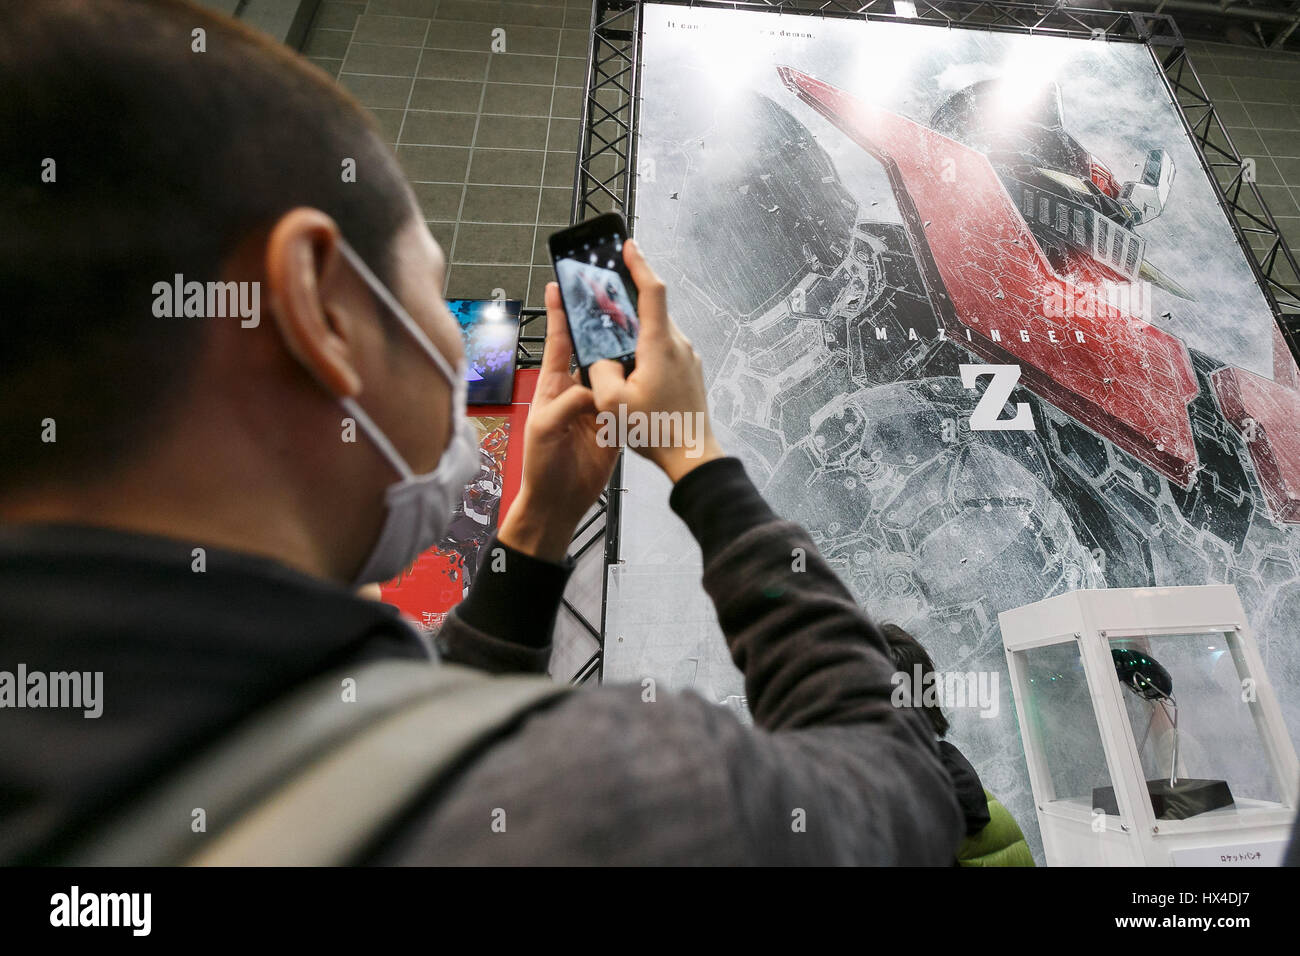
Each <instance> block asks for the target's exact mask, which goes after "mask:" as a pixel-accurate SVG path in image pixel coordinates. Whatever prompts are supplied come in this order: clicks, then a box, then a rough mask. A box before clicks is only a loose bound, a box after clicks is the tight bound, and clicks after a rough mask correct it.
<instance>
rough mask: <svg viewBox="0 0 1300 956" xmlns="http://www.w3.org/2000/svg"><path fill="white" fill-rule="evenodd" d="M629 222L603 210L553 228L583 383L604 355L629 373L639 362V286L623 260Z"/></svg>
mask: <svg viewBox="0 0 1300 956" xmlns="http://www.w3.org/2000/svg"><path fill="white" fill-rule="evenodd" d="M626 238H627V224H626V223H625V222H624V221H623V217H622V216H620V215H619V214H618V213H616V212H609V213H605V214H604V215H602V216H597V217H596V218H595V219H588V220H587V221H586V222H580V223H578V224H577V225H576V226H570V227H569V228H568V229H562V230H561V231H559V232H556V233H552V234H551V237H550V248H551V262H552V263H553V264H554V266H555V278H556V279H557V280H558V281H559V284H560V297H561V298H562V299H563V300H564V313H565V315H566V317H567V318H568V320H569V337H570V338H571V339H572V340H573V352H574V355H575V356H577V359H578V368H579V369H580V370H581V374H582V383H583V384H584V385H587V386H590V385H591V381H590V379H589V378H588V377H587V370H588V369H589V368H590V367H591V366H592V365H593V364H594V363H596V362H599V361H600V360H601V359H613V360H614V361H616V362H619V363H621V364H622V366H623V373H624V374H625V375H626V374H629V373H631V371H632V369H633V368H635V367H636V340H637V334H638V333H639V332H640V329H641V323H640V321H639V320H638V319H637V314H636V298H637V296H636V285H635V284H634V283H633V282H632V276H631V274H630V273H629V272H628V270H627V266H625V265H624V264H623V240H624V239H626Z"/></svg>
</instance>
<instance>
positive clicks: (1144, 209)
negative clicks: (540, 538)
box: [605, 6, 1300, 859]
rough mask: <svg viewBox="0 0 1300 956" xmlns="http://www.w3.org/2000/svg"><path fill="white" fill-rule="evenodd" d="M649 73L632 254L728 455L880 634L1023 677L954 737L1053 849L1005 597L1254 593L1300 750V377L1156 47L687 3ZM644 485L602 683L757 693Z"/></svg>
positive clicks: (949, 667)
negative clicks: (698, 369) (642, 256)
mask: <svg viewBox="0 0 1300 956" xmlns="http://www.w3.org/2000/svg"><path fill="white" fill-rule="evenodd" d="M643 51H644V52H643V74H642V94H643V99H642V104H641V111H640V117H639V139H638V142H637V155H638V170H639V178H638V191H637V201H636V209H635V220H634V222H635V225H634V229H633V231H634V234H635V235H636V237H637V239H638V241H639V242H640V243H641V244H642V245H643V247H644V248H645V250H646V252H647V254H648V255H649V257H650V260H651V262H652V263H653V264H654V266H655V268H656V269H657V270H658V271H659V273H660V274H661V275H662V276H664V278H665V280H666V281H667V283H668V287H669V305H670V310H671V312H672V314H673V316H674V318H675V319H676V321H677V322H678V323H679V324H680V325H681V327H682V328H683V330H684V331H685V333H686V334H687V335H688V336H689V337H690V338H691V340H692V341H693V342H694V344H695V346H696V348H697V349H698V350H699V352H700V353H701V355H702V356H703V358H704V362H705V367H706V374H707V376H708V384H709V397H710V406H711V410H712V414H713V416H714V420H715V427H716V429H717V431H718V433H719V437H720V439H721V440H722V442H723V445H724V447H725V448H726V449H728V450H729V451H730V452H732V453H734V454H737V455H739V456H740V457H741V458H743V459H744V461H745V463H746V466H747V468H748V470H749V472H750V474H751V475H752V476H753V477H754V479H755V480H756V482H757V484H758V486H759V488H760V489H762V491H763V492H764V494H765V495H766V496H767V498H768V500H769V501H770V502H771V503H772V505H773V507H774V508H775V509H776V510H777V511H778V512H779V513H781V514H783V515H784V516H786V517H788V518H791V519H794V520H797V521H799V522H801V523H803V524H804V525H805V526H806V527H807V528H808V529H809V530H810V532H811V533H812V535H813V536H814V538H815V539H816V541H817V543H818V545H819V547H820V548H821V550H822V551H823V552H824V553H825V555H826V556H827V558H828V559H829V560H830V561H831V562H832V564H833V565H834V566H835V567H836V569H837V570H838V572H839V574H840V575H841V577H842V578H843V580H844V581H845V583H846V584H847V585H848V586H849V587H850V588H851V589H852V591H853V592H854V593H855V595H856V596H857V597H858V599H859V601H860V602H861V603H862V605H863V606H864V607H865V608H866V609H868V611H869V612H870V613H871V614H872V615H873V616H874V617H875V618H876V619H877V620H880V621H893V622H896V623H898V624H900V625H901V626H903V627H904V628H906V629H907V630H909V631H911V632H912V633H913V634H915V635H916V636H917V637H918V638H919V639H920V640H921V641H922V642H923V643H924V644H926V646H927V647H928V648H929V649H930V651H931V653H932V655H933V657H934V658H935V660H936V664H937V666H938V667H939V669H940V670H941V671H948V672H951V671H956V672H981V673H990V674H994V675H997V674H1000V676H1001V681H1000V685H999V686H998V688H997V691H996V694H995V699H994V701H993V704H994V706H993V707H990V708H984V709H983V710H980V709H976V708H970V707H968V708H963V709H960V710H956V711H952V712H949V717H950V718H951V719H952V721H953V729H952V732H951V734H950V739H952V740H953V741H954V742H955V743H957V745H958V746H959V747H961V749H963V750H964V751H965V752H966V753H967V754H968V756H969V757H970V758H971V760H972V761H973V762H974V763H975V765H976V766H977V767H978V768H979V770H980V773H981V775H982V777H983V778H984V781H985V784H986V786H988V787H989V788H990V789H991V790H993V791H994V792H995V793H996V794H997V795H998V796H999V798H1000V799H1002V801H1003V802H1004V803H1006V804H1007V806H1008V807H1009V808H1010V809H1011V811H1012V812H1013V814H1014V815H1015V816H1016V818H1017V819H1018V821H1019V822H1020V824H1021V826H1022V827H1023V828H1024V829H1025V831H1026V834H1027V836H1028V837H1029V839H1030V841H1031V843H1032V844H1033V845H1034V846H1035V848H1036V849H1037V847H1038V837H1037V832H1036V821H1035V814H1034V809H1033V805H1032V800H1031V793H1030V787H1029V781H1028V778H1027V772H1026V768H1025V761H1024V756H1023V752H1022V749H1021V743H1020V738H1019V735H1018V732H1017V729H1016V718H1015V713H1014V707H1013V705H1012V702H1011V699H1010V689H1009V686H1008V680H1007V675H1006V670H1005V659H1004V654H1003V650H1002V644H1001V635H1000V633H999V629H998V620H997V615H998V613H999V612H1001V611H1003V610H1007V609H1009V608H1013V607H1018V606H1020V605H1024V604H1028V603H1031V602H1033V601H1037V600H1041V599H1043V598H1045V597H1050V596H1052V595H1055V594H1059V593H1062V592H1066V591H1070V590H1074V589H1078V588H1104V587H1139V586H1149V585H1187V584H1209V583H1229V584H1232V585H1234V586H1235V587H1236V588H1237V590H1238V592H1239V593H1240V595H1241V598H1242V601H1243V603H1244V604H1245V606H1246V608H1247V609H1248V612H1249V614H1250V618H1251V621H1250V623H1251V624H1252V625H1253V627H1254V630H1255V633H1256V635H1257V638H1258V640H1259V643H1260V649H1261V652H1262V654H1263V657H1264V660H1265V663H1266V665H1267V667H1268V670H1269V676H1270V677H1271V679H1272V681H1273V683H1274V685H1275V687H1276V688H1277V690H1278V693H1279V697H1280V698H1281V702H1282V705H1283V709H1284V712H1285V715H1286V719H1287V721H1288V724H1289V727H1290V729H1291V732H1292V735H1293V737H1295V736H1296V735H1297V734H1296V732H1297V729H1300V697H1298V693H1297V690H1298V685H1300V658H1298V657H1297V653H1296V646H1297V637H1298V636H1300V428H1298V425H1297V423H1298V422H1300V390H1298V389H1300V377H1298V376H1297V370H1296V366H1295V363H1294V361H1293V360H1292V357H1291V355H1290V353H1289V352H1288V351H1287V349H1286V347H1285V345H1284V344H1283V343H1282V341H1281V339H1280V337H1279V336H1278V334H1277V332H1276V329H1275V325H1274V321H1273V317H1272V315H1271V313H1270V311H1269V308H1268V305H1267V303H1266V301H1265V299H1264V297H1263V295H1262V294H1261V292H1260V289H1259V287H1258V285H1257V283H1256V280H1255V278H1254V275H1253V273H1252V271H1251V268H1250V266H1249V264H1248V262H1247V260H1246V258H1245V256H1244V254H1243V253H1242V251H1241V249H1240V247H1239V246H1238V245H1237V243H1236V240H1235V238H1234V235H1233V232H1232V229H1231V227H1230V225H1229V222H1228V220H1227V219H1226V217H1225V214H1224V212H1223V211H1222V209H1221V208H1220V207H1219V205H1218V203H1217V201H1216V198H1215V195H1214V192H1213V189H1212V187H1211V185H1210V184H1209V182H1208V180H1207V179H1206V174H1205V172H1204V170H1203V168H1202V167H1201V165H1200V161H1199V158H1198V156H1197V154H1196V152H1195V150H1194V148H1193V146H1192V145H1191V143H1190V141H1189V139H1188V137H1187V134H1186V132H1185V130H1184V128H1183V126H1182V124H1181V121H1180V119H1179V117H1178V115H1177V112H1176V110H1175V107H1174V106H1173V105H1172V103H1170V102H1169V98H1168V94H1167V92H1166V90H1165V88H1164V86H1163V84H1162V81H1161V78H1160V75H1159V72H1158V70H1157V67H1156V65H1155V63H1154V62H1153V60H1152V58H1151V55H1150V53H1149V52H1148V51H1147V50H1146V49H1145V48H1144V47H1143V46H1141V45H1136V44H1128V43H1117V42H1106V41H1104V40H1094V41H1088V40H1075V39H1066V38H1050V37H1036V36H1024V35H1015V34H1001V33H983V32H978V31H973V30H958V29H951V30H949V29H942V28H937V27H927V26H921V25H909V24H894V23H866V22H857V21H841V20H832V19H822V18H813V17H800V16H791V15H782V16H776V15H772V14H765V13H761V12H736V11H726V10H700V9H686V8H682V7H666V6H649V7H647V8H646V10H645V33H644V45H643ZM624 484H625V486H626V487H627V488H628V489H629V490H628V493H627V495H626V496H625V504H624V517H623V534H622V551H623V553H622V557H623V558H624V560H625V562H626V564H625V565H624V566H623V567H621V568H618V569H616V571H615V573H614V578H613V587H612V589H611V592H610V594H611V605H610V621H611V623H612V628H611V630H610V633H611V634H614V633H615V631H617V635H618V637H619V640H618V641H615V640H613V639H612V638H611V639H610V640H608V641H607V660H606V668H605V674H606V677H607V678H609V679H619V678H629V679H639V678H641V677H643V676H655V677H658V678H659V679H661V680H663V681H666V682H668V683H669V684H672V685H675V686H679V687H683V686H689V687H694V688H695V689H696V690H697V691H699V692H700V693H702V694H704V695H705V696H707V697H709V698H710V699H713V700H715V701H718V702H719V703H724V702H726V703H729V704H730V705H732V706H735V702H736V701H737V700H739V699H741V695H743V693H744V691H743V686H742V684H741V681H740V677H739V674H738V673H737V672H736V671H735V669H734V668H733V667H731V665H730V663H729V661H727V659H726V656H725V649H724V648H723V647H722V644H721V637H720V635H719V634H718V633H717V629H716V625H707V626H706V625H703V624H702V623H701V622H702V621H703V620H704V619H705V617H706V615H703V614H701V613H697V612H699V610H700V609H701V608H702V607H703V605H702V604H701V601H702V599H703V596H702V594H701V592H700V587H699V584H698V580H697V578H698V570H696V569H693V568H691V567H690V564H691V562H693V561H694V562H698V552H697V551H696V550H695V547H694V544H693V542H692V541H691V540H690V538H689V537H688V535H687V534H686V532H685V529H684V528H683V526H682V525H681V523H680V522H678V521H676V520H674V519H673V518H672V517H671V516H670V515H669V513H668V509H667V505H666V492H667V489H666V484H665V482H664V481H663V479H662V478H661V477H660V476H658V475H657V474H656V473H655V472H654V470H653V469H652V468H651V467H650V466H648V465H645V464H644V463H643V462H642V461H640V460H639V459H637V458H636V456H631V455H629V456H628V468H627V474H626V477H625V482H624ZM687 607H688V608H693V609H695V611H693V612H692V614H691V615H689V617H690V620H689V621H688V622H686V623H685V625H684V626H683V625H682V624H681V623H677V624H676V625H675V624H674V619H675V615H676V614H677V612H678V609H680V608H687ZM665 635H670V636H671V637H670V638H666V637H665ZM1040 859H1041V855H1040Z"/></svg>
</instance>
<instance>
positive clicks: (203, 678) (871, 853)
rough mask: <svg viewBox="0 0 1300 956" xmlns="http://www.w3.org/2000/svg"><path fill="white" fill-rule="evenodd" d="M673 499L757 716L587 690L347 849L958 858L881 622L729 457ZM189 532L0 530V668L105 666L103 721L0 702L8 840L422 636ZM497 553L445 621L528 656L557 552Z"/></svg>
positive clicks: (381, 609)
mask: <svg viewBox="0 0 1300 956" xmlns="http://www.w3.org/2000/svg"><path fill="white" fill-rule="evenodd" d="M672 504H673V507H674V508H675V509H676V510H677V513H678V514H679V515H680V516H681V517H682V518H683V520H685V521H686V523H687V525H688V526H689V527H690V528H691V530H692V531H693V532H694V534H695V536H696V538H697V540H698V541H699V543H700V546H701V549H702V552H703V556H704V583H705V586H706V587H707V589H708V591H709V594H710V595H711V596H712V598H713V601H714V603H715V604H716V606H717V609H718V616H719V619H720V621H721V623H722V628H723V631H724V633H725V634H726V638H727V641H728V644H729V647H730V650H731V655H732V657H733V659H734V660H735V662H736V664H737V666H738V667H739V668H740V669H741V670H742V671H743V672H744V675H745V687H746V693H747V695H748V700H749V705H750V708H751V709H752V711H753V715H754V723H755V727H754V729H750V728H748V727H746V726H744V725H742V724H741V723H740V722H739V721H738V720H737V719H736V718H735V717H734V716H733V715H732V714H731V713H730V712H729V711H727V710H725V709H723V708H721V707H719V706H717V705H715V704H712V703H709V702H707V701H704V700H702V699H701V698H699V697H697V696H694V695H692V694H684V695H677V694H669V693H664V692H662V691H661V692H660V693H659V694H658V695H657V697H658V699H657V701H655V702H653V703H646V702H643V701H642V698H641V686H640V685H639V684H637V685H632V686H623V687H619V686H606V687H600V688H593V689H587V688H579V689H577V690H575V691H574V692H573V693H570V694H567V695H565V696H562V697H561V698H559V699H558V700H556V701H554V702H553V703H551V704H550V705H549V706H547V707H545V708H544V709H541V710H539V711H537V712H534V713H532V714H531V715H529V716H528V717H527V718H526V719H525V720H524V721H523V722H522V723H520V724H518V725H517V726H516V727H515V729H514V730H513V731H512V732H510V733H509V734H508V735H506V736H504V737H503V738H501V739H498V740H497V741H496V742H495V743H494V744H493V745H492V746H490V747H489V748H487V749H486V750H483V751H481V752H479V753H478V754H477V756H476V757H475V758H474V759H473V760H472V761H470V762H469V763H468V765H467V766H465V767H464V768H463V769H462V771H461V772H460V773H459V774H458V775H456V776H454V777H452V778H450V779H449V780H448V781H447V782H446V784H445V785H443V786H442V787H441V788H440V789H439V790H438V791H437V792H434V793H429V794H427V795H426V796H425V797H424V798H423V799H422V800H421V801H420V802H419V803H418V804H417V805H415V806H413V807H411V808H410V809H409V812H408V813H407V814H406V815H405V817H404V818H403V819H401V820H400V821H397V822H396V823H395V825H394V826H393V827H392V828H391V829H390V830H389V832H388V833H387V835H386V836H385V837H384V838H383V840H382V842H381V845H378V846H374V847H371V848H370V850H369V851H368V852H367V853H366V854H365V856H364V858H363V860H362V862H371V863H401V864H429V863H468V864H485V863H538V864H558V863H650V864H665V863H674V864H676V863H693V864H750V863H869V864H893V863H932V864H945V865H947V864H951V863H952V860H953V858H954V852H955V848H956V846H957V844H958V842H959V841H960V840H961V838H962V833H963V827H962V817H961V814H960V812H959V810H958V807H957V802H956V799H955V797H954V793H953V784H952V782H951V781H950V779H949V778H948V776H947V774H946V772H945V770H944V768H943V766H942V764H941V763H940V760H939V757H938V753H937V750H936V747H935V744H934V741H933V739H932V736H931V734H930V733H929V732H928V729H927V724H926V721H925V720H924V719H923V718H922V717H921V716H920V712H919V711H914V710H911V709H896V708H894V707H893V706H891V705H890V692H891V690H892V687H891V685H890V681H889V677H890V673H891V667H890V665H889V664H888V663H887V660H886V656H885V644H884V641H883V639H882V638H881V635H880V634H879V632H878V631H877V629H876V628H875V626H874V625H873V624H872V623H871V621H870V620H869V619H868V618H867V617H866V616H865V615H864V614H863V613H862V612H861V610H860V609H859V608H858V607H857V604H856V603H855V602H854V600H853V598H852V597H851V596H850V595H849V593H848V592H847V591H846V590H845V589H844V587H843V586H842V585H841V583H840V582H839V580H838V579H837V578H836V576H835V574H834V573H833V572H832V571H831V569H830V568H829V567H828V566H827V565H826V563H825V562H824V561H823V560H822V559H821V557H820V556H819V555H818V554H817V552H816V549H815V548H814V547H813V544H812V542H811V541H810V540H809V538H808V536H807V535H806V534H805V532H804V531H803V530H802V529H801V528H799V527H798V526H796V525H793V524H790V523H789V522H785V521H781V520H779V519H777V517H776V516H775V515H773V514H772V512H771V511H770V510H769V509H768V507H767V505H766V504H765V503H764V502H763V500H762V498H761V497H760V496H759V494H758V492H757V491H756V490H755V489H754V487H753V485H752V484H751V483H750V482H749V479H748V478H747V477H746V476H745V474H744V470H743V468H742V467H741V465H740V463H739V462H738V461H736V460H735V459H724V460H722V461H717V462H711V463H709V464H707V465H704V466H702V467H701V468H699V469H697V470H696V471H694V472H692V473H691V474H690V475H688V476H687V477H686V478H684V479H683V480H682V481H680V482H678V484H677V486H676V488H675V489H674V491H673V497H672ZM195 544H196V542H192V541H179V540H171V539H167V538H162V537H156V536H149V535H140V534H134V533H128V532H122V531H117V530H112V529H106V528H91V527H78V526H70V525H63V526H58V525H50V526H8V527H0V669H13V668H14V667H15V666H16V665H17V664H19V663H23V664H26V666H27V667H28V668H29V669H33V670H46V671H61V670H79V671H92V672H93V671H99V672H102V674H103V712H102V715H101V716H100V717H98V718H97V719H85V718H84V717H83V715H82V713H81V712H80V711H77V710H72V709H67V708H62V709H55V708H44V709H9V708H6V709H4V710H0V738H2V741H3V746H0V863H5V864H14V863H49V862H58V861H59V860H60V859H61V858H62V857H64V856H66V855H67V854H68V853H69V850H70V848H75V847H76V846H77V845H78V844H79V842H80V841H84V840H85V839H86V838H87V835H88V834H94V833H95V832H97V830H98V829H99V828H100V827H102V826H103V825H104V824H105V822H106V821H108V820H111V819H112V818H113V814H114V813H115V812H116V811H117V810H118V809H120V808H121V807H123V806H128V805H130V804H131V803H132V801H136V800H139V799H140V798H142V797H144V796H147V795H148V794H150V793H151V792H153V790H154V788H156V787H157V785H158V782H159V781H160V780H165V779H167V777H168V775H169V774H172V773H174V772H176V771H178V770H179V769H181V768H183V767H185V766H186V765H187V763H188V762H189V761H190V760H192V759H193V758H194V756H195V755H196V754H202V753H203V752H204V748H205V747H207V746H209V745H211V744H213V743H214V742H217V741H220V740H222V739H223V738H224V737H225V736H226V735H227V734H228V733H230V732H231V731H232V730H234V729H236V728H238V727H240V726H241V725H242V724H245V723H246V722H247V721H249V720H250V719H254V720H255V719H256V716H257V715H258V714H259V713H260V712H261V711H262V710H263V709H264V708H266V707H267V706H268V705H270V704H272V703H274V702H275V701H277V700H279V699H281V698H283V697H284V695H286V694H290V693H293V692H294V691H296V690H297V689H299V688H301V687H303V686H304V684H307V683H308V682H312V681H315V680H317V679H319V678H320V677H321V675H325V674H329V673H332V672H335V671H337V670H338V669H339V668H343V667H351V666H352V665H354V664H356V663H362V662H368V661H373V660H376V659H387V658H407V659H413V660H420V659H424V660H428V659H429V657H430V655H431V648H430V646H429V642H428V641H427V640H425V639H423V638H422V636H421V635H420V634H419V633H418V632H417V631H416V630H415V629H414V628H412V627H411V626H410V625H409V624H408V623H407V622H405V621H404V620H403V619H402V618H401V616H400V615H399V614H398V613H397V611H396V610H395V609H394V608H392V607H389V606H388V605H384V604H379V603H378V602H374V601H367V600H363V599H360V598H358V597H356V596H355V595H354V594H352V593H351V592H349V591H347V590H346V589H344V588H341V587H337V586H335V585H333V584H330V583H328V582H324V581H320V580H317V579H315V578H311V577H308V576H306V575H303V574H300V573H298V572H295V571H293V570H291V569H289V568H287V567H285V566H283V565H281V564H278V563H277V562H274V561H271V560H268V559H266V558H260V557H257V556H254V555H250V554H245V553H239V552H232V551H226V550H222V549H219V548H213V547H209V548H208V550H207V569H206V571H205V572H204V573H203V574H196V573H194V572H193V570H192V567H191V561H192V556H191V549H192V548H193V547H194V546H195ZM495 546H497V545H496V542H493V543H492V544H491V545H490V547H495ZM795 548H802V549H803V550H804V552H805V553H806V556H807V557H806V560H807V569H806V570H804V571H794V570H792V564H793V563H794V559H793V556H792V551H793V549H795ZM507 569H508V570H507V571H506V572H505V573H496V574H486V573H485V574H481V575H480V576H479V577H478V579H477V580H476V581H475V583H474V586H473V588H472V589H471V593H470V595H469V597H468V598H467V599H466V600H465V601H464V602H463V603H462V604H461V605H460V606H459V607H458V608H457V610H456V611H455V613H453V614H452V615H451V616H450V617H449V619H448V622H447V624H446V625H445V626H444V628H443V630H442V632H441V633H440V634H439V635H438V640H437V644H438V646H439V647H440V648H441V651H442V653H443V655H444V656H445V657H446V658H448V659H450V660H454V661H459V662H462V663H465V664H469V665H471V666H477V667H480V668H484V669H487V670H492V671H498V672H500V671H533V672H542V671H543V670H544V669H545V667H546V662H547V660H548V658H549V656H550V640H551V631H552V628H553V623H554V618H555V613H556V610H557V608H558V606H559V602H560V596H561V593H562V591H563V588H564V583H565V580H566V579H567V576H568V570H569V569H568V568H567V567H564V566H561V565H555V564H550V563H548V562H545V561H539V560H536V559H532V558H529V557H528V556H526V555H522V554H518V553H515V552H510V553H508V560H507ZM503 815H504V816H503ZM502 820H504V823H505V830H504V832H498V830H499V829H500V826H499V824H500V822H501V821H502ZM494 822H497V823H498V826H497V828H494V827H493V823H494ZM303 824H304V825H305V826H310V825H311V821H310V820H305V821H303ZM169 825H176V824H175V821H172V824H169ZM181 825H184V826H185V827H186V828H188V818H186V819H184V820H182V821H181Z"/></svg>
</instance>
